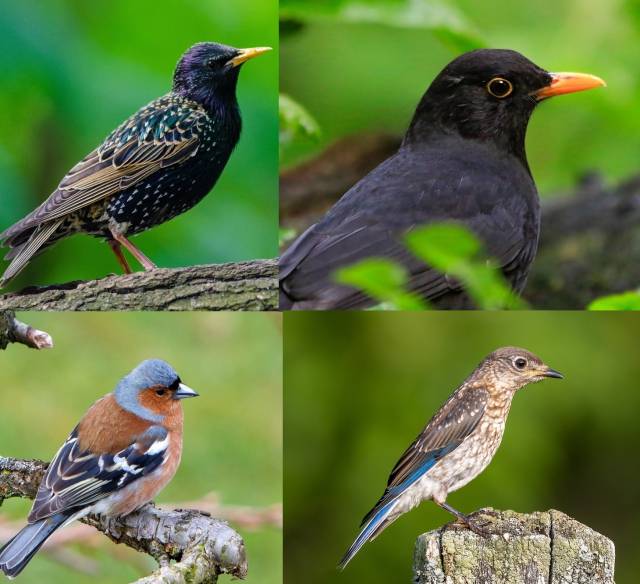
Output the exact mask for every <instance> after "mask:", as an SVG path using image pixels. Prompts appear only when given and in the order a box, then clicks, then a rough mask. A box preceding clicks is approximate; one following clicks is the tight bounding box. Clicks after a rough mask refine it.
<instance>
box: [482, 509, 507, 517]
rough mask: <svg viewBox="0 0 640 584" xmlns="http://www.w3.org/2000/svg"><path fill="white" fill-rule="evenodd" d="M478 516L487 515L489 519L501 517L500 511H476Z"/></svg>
mask: <svg viewBox="0 0 640 584" xmlns="http://www.w3.org/2000/svg"><path fill="white" fill-rule="evenodd" d="M478 514H479V515H488V516H489V517H501V515H502V514H501V513H500V511H496V510H495V509H480V511H478Z"/></svg>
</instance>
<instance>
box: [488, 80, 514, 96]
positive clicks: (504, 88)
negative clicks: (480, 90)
mask: <svg viewBox="0 0 640 584" xmlns="http://www.w3.org/2000/svg"><path fill="white" fill-rule="evenodd" d="M487 91H488V92H489V93H490V94H491V95H493V97H497V98H498V99H502V98H503V97H507V96H508V95H511V92H512V91H513V85H512V84H511V81H507V80H506V79H503V78H502V77H495V78H493V79H492V80H491V81H489V83H487Z"/></svg>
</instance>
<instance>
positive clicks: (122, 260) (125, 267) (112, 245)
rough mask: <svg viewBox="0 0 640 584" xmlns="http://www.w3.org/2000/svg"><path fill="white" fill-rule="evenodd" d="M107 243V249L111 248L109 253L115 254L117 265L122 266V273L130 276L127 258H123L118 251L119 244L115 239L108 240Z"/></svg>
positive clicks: (120, 250)
mask: <svg viewBox="0 0 640 584" xmlns="http://www.w3.org/2000/svg"><path fill="white" fill-rule="evenodd" d="M108 243H109V247H110V248H111V251H112V252H113V253H114V254H115V256H116V258H117V259H118V263H119V264H120V265H121V266H122V269H123V270H124V273H125V274H130V273H131V267H130V266H129V262H127V258H125V257H124V254H123V253H122V249H120V244H119V243H118V242H117V241H116V240H115V239H110V240H109V241H108Z"/></svg>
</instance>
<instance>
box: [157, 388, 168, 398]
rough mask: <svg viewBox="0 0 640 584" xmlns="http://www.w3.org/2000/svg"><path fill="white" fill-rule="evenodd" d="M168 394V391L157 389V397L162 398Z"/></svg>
mask: <svg viewBox="0 0 640 584" xmlns="http://www.w3.org/2000/svg"><path fill="white" fill-rule="evenodd" d="M166 392H167V390H166V389H156V395H157V396H158V397H162V396H163V395H164V394H165V393H166Z"/></svg>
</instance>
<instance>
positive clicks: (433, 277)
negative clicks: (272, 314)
mask: <svg viewBox="0 0 640 584" xmlns="http://www.w3.org/2000/svg"><path fill="white" fill-rule="evenodd" d="M472 158H473V157H470V159H466V158H465V159H461V158H460V156H459V155H458V158H456V157H455V156H454V154H452V153H451V152H447V150H446V149H443V150H442V151H437V152H436V151H427V152H419V153H415V152H406V151H403V150H401V151H400V152H399V153H398V154H396V155H395V156H393V157H391V158H389V159H388V160H386V161H385V162H384V163H383V164H381V165H380V166H378V167H377V168H376V169H375V170H374V171H373V172H372V173H370V174H369V175H368V176H367V177H365V178H364V179H363V180H362V181H360V182H359V183H358V184H357V185H355V186H354V187H353V188H352V189H351V190H350V191H349V192H347V193H346V194H345V195H344V196H343V197H342V199H341V200H340V201H339V202H338V203H336V205H335V206H334V207H333V208H332V209H331V210H330V211H329V213H328V214H327V215H326V216H325V217H324V218H323V219H322V220H321V221H320V222H319V223H317V224H316V225H314V226H313V227H311V228H310V229H308V230H307V231H306V232H305V233H304V234H303V235H302V236H301V237H300V238H299V239H298V240H297V241H296V242H295V243H294V244H293V245H292V246H291V247H290V248H289V249H288V250H287V251H286V252H285V253H284V254H283V256H282V259H281V263H280V270H281V271H280V280H281V289H282V291H283V293H284V296H285V300H286V299H287V298H288V301H289V302H290V303H291V305H292V306H294V307H295V305H296V304H298V306H299V307H301V308H357V307H362V306H366V305H368V304H371V299H370V298H368V297H367V296H366V295H364V294H363V293H362V292H360V291H357V290H354V289H353V288H351V287H348V286H343V285H339V284H337V283H336V282H335V281H334V280H333V275H334V273H335V271H336V270H338V269H339V268H341V267H344V266H348V265H352V264H354V263H356V262H358V261H360V260H362V259H365V258H368V257H383V258H387V259H392V260H396V261H398V262H400V263H401V264H403V265H404V266H405V267H406V268H407V270H408V272H409V286H410V289H411V290H413V291H415V292H417V293H419V294H421V295H422V296H424V297H425V298H428V299H432V300H435V299H437V298H439V297H440V296H442V295H444V294H446V293H447V292H450V291H456V290H459V289H460V286H459V284H458V282H456V281H455V280H454V279H452V278H450V277H447V275H446V274H441V273H439V272H437V271H435V270H433V269H430V268H429V267H428V266H426V265H425V264H424V263H423V262H422V261H420V260H419V259H418V258H416V257H415V256H413V255H412V254H411V253H410V252H409V251H408V250H407V248H406V244H405V242H404V241H403V239H404V236H405V235H406V233H407V231H409V230H410V229H412V228H413V227H416V226H420V225H426V224H429V223H437V222H442V221H457V222H459V223H461V224H462V225H464V226H466V227H467V228H469V229H471V230H472V231H473V232H475V234H476V235H477V236H478V237H479V238H480V239H481V240H482V241H483V242H484V243H485V246H486V248H487V252H488V253H489V254H490V255H491V256H492V257H493V258H495V259H496V260H497V262H498V265H499V266H501V268H502V270H503V271H504V273H505V275H506V276H507V277H508V278H509V279H510V280H511V282H512V285H513V286H514V288H516V289H518V288H519V286H521V285H522V284H523V282H521V281H520V280H521V278H522V276H521V272H522V270H523V266H524V267H525V268H526V266H528V264H529V263H530V261H531V259H532V258H533V256H534V254H535V249H536V247H537V224H538V223H537V222H538V208H537V197H536V193H535V187H534V185H533V182H532V181H531V178H530V177H529V175H528V174H527V173H526V170H525V169H524V168H523V167H522V166H521V165H517V164H514V162H513V160H509V161H502V160H500V159H498V160H492V159H490V158H489V159H487V160H481V161H476V163H475V164H474V163H473V161H472V160H471V159H472ZM514 185H515V186H514ZM525 272H526V270H525ZM285 307H286V303H285Z"/></svg>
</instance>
